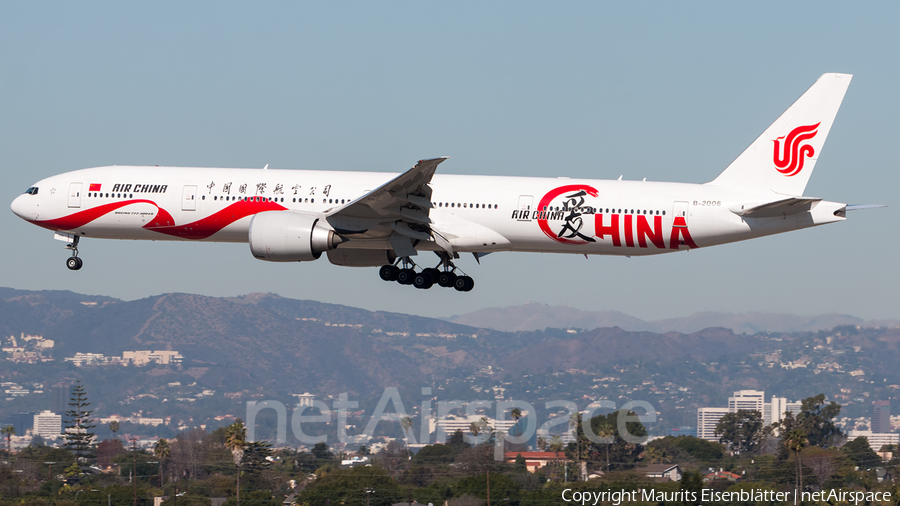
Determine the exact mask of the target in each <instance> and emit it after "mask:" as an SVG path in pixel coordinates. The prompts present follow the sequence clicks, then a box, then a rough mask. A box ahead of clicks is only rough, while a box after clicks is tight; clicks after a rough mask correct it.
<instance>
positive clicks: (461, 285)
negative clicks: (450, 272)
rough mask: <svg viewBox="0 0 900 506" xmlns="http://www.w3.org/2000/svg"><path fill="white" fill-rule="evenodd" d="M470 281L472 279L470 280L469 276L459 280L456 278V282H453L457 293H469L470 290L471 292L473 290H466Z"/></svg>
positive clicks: (461, 277) (460, 277)
mask: <svg viewBox="0 0 900 506" xmlns="http://www.w3.org/2000/svg"><path fill="white" fill-rule="evenodd" d="M468 279H472V278H470V277H469V276H459V277H458V278H456V281H454V282H453V288H456V291H457V292H468V291H469V290H471V288H470V289H469V290H467V289H466V288H468V286H469V282H468V281H467V280H468Z"/></svg>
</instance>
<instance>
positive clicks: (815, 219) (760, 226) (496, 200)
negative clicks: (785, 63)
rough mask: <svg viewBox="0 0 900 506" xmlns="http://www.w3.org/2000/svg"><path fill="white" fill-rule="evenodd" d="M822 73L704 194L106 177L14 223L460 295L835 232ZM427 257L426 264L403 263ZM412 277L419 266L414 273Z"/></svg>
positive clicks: (75, 262)
mask: <svg viewBox="0 0 900 506" xmlns="http://www.w3.org/2000/svg"><path fill="white" fill-rule="evenodd" d="M851 78H852V76H851V75H849V74H836V73H829V74H824V75H822V76H821V77H820V78H819V79H818V80H817V81H816V82H815V84H813V86H812V87H810V88H809V89H808V90H807V91H806V92H805V93H804V94H803V95H802V96H801V97H800V98H799V99H798V100H797V101H796V102H795V103H794V104H793V105H791V107H790V108H788V109H787V111H786V112H785V113H784V114H782V115H781V116H780V117H779V118H778V119H777V120H776V121H775V122H774V123H772V125H771V126H769V127H768V128H767V129H766V130H765V131H764V132H763V133H762V134H761V135H760V136H759V137H758V138H757V139H756V140H755V141H754V142H753V143H752V144H751V145H750V146H749V147H748V148H747V149H746V150H745V151H744V152H743V153H741V155H740V156H738V157H737V158H736V159H735V160H734V161H733V162H732V163H731V164H730V165H729V166H728V167H726V168H725V170H724V171H723V172H722V173H721V174H719V175H718V177H716V178H715V179H713V180H712V181H710V182H708V183H704V184H688V183H669V182H652V181H646V180H644V181H623V180H622V177H621V176H620V177H619V179H618V180H591V179H569V178H548V177H506V176H481V175H442V174H436V173H435V172H436V169H437V167H438V165H439V164H440V163H442V162H443V161H444V160H446V159H447V157H440V158H432V159H427V160H420V161H419V162H418V163H416V164H415V166H414V167H413V168H411V169H409V170H408V171H406V172H404V173H402V174H399V175H397V174H392V173H378V172H337V171H310V170H275V169H272V170H269V169H268V165H266V167H264V168H263V169H262V170H261V169H234V168H190V167H130V166H111V167H96V168H89V169H82V170H76V171H72V172H66V173H63V174H60V175H57V176H52V177H49V178H46V179H43V180H41V181H38V182H37V183H35V184H34V185H33V186H31V187H30V188H28V190H27V191H26V192H25V193H24V194H22V195H20V196H18V197H17V198H16V199H15V200H14V201H13V202H12V205H11V208H12V211H13V212H14V213H15V214H16V215H17V216H19V217H21V218H22V219H24V220H26V221H28V222H30V223H32V224H34V225H37V226H39V227H43V228H46V229H49V230H52V231H53V232H54V237H55V238H56V239H59V240H62V241H65V242H66V249H68V250H70V251H71V256H70V257H69V258H68V259H67V260H66V265H67V267H68V268H69V269H71V270H78V269H80V268H81V267H82V265H83V262H82V259H81V257H79V256H78V246H79V242H80V240H81V239H82V238H98V239H133V240H177V241H212V242H242V243H249V246H250V251H251V253H252V254H253V256H254V257H255V258H257V259H260V260H265V261H270V262H308V261H313V260H317V259H319V258H320V257H321V255H322V254H323V253H324V254H325V255H326V256H327V258H328V260H329V261H330V262H331V263H332V264H336V265H342V266H350V267H379V275H380V277H381V278H382V279H384V280H385V281H396V282H399V283H400V284H403V285H413V286H414V287H416V288H420V289H427V288H430V287H432V286H433V285H434V284H437V285H439V286H442V287H453V288H455V289H456V290H458V291H461V292H466V291H470V290H472V288H473V287H474V284H475V282H474V280H473V279H472V277H470V276H468V275H466V274H465V273H464V271H462V270H461V269H459V267H458V266H457V265H456V262H455V260H457V259H459V258H460V254H461V253H472V254H473V255H474V257H475V259H476V260H477V261H479V263H480V260H479V259H480V258H481V257H483V256H484V255H487V254H489V253H494V252H501V251H525V252H543V253H572V254H584V255H585V256H587V255H625V256H642V255H657V254H662V253H673V252H676V251H685V250H691V249H695V248H705V247H709V246H715V245H719V244H726V243H731V242H736V241H743V240H746V239H751V238H756V237H762V236H767V235H772V234H778V233H783V232H789V231H792V230H798V229H802V228H808V227H813V226H817V225H824V224H826V223H834V222H838V221H844V220H845V219H846V213H847V211H850V210H855V209H862V208H869V207H882V206H875V205H847V204H842V203H837V202H829V201H826V200H823V199H821V198H815V197H808V196H803V192H804V189H805V188H806V184H807V182H808V181H809V177H810V175H811V174H812V171H813V168H814V166H815V163H816V161H817V160H818V157H819V155H820V154H821V152H822V146H823V145H824V143H825V138H826V137H827V136H828V132H829V130H831V125H832V123H833V122H834V118H835V116H836V115H837V111H838V108H839V107H840V104H841V102H842V101H843V98H844V94H845V92H846V90H847V87H848V86H849V84H850V80H851ZM428 251H431V252H434V253H435V254H436V255H437V257H438V258H437V259H436V261H435V262H436V263H435V264H434V265H433V266H431V264H428V263H426V261H425V260H415V259H414V257H415V258H416V259H418V258H419V257H418V256H417V255H418V253H420V252H428ZM420 264H421V265H420Z"/></svg>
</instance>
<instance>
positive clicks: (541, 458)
mask: <svg viewBox="0 0 900 506" xmlns="http://www.w3.org/2000/svg"><path fill="white" fill-rule="evenodd" d="M519 455H521V456H522V458H523V459H525V468H526V469H528V472H529V473H533V472H535V471H537V470H538V469H540V468H542V467H544V466H546V465H549V464H552V463H555V462H560V463H564V462H569V459H568V458H566V454H565V453H563V452H559V453H554V452H506V453H505V454H504V457H505V460H506V461H507V462H510V463H512V462H515V461H516V459H517V458H518V457H519Z"/></svg>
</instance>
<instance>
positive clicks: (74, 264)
mask: <svg viewBox="0 0 900 506" xmlns="http://www.w3.org/2000/svg"><path fill="white" fill-rule="evenodd" d="M82 265H84V262H82V261H81V259H80V258H78V257H69V258H67V259H66V267H68V268H69V270H70V271H77V270H78V269H81V266H82Z"/></svg>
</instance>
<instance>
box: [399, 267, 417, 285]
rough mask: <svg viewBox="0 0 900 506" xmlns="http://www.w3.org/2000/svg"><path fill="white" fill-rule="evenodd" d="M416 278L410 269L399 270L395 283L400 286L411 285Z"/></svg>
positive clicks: (414, 272)
mask: <svg viewBox="0 0 900 506" xmlns="http://www.w3.org/2000/svg"><path fill="white" fill-rule="evenodd" d="M415 277H416V271H414V270H412V269H400V272H398V273H397V282H398V283H400V284H401V285H411V284H413V279H415Z"/></svg>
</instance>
